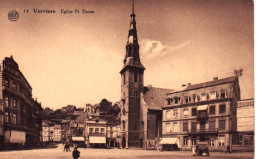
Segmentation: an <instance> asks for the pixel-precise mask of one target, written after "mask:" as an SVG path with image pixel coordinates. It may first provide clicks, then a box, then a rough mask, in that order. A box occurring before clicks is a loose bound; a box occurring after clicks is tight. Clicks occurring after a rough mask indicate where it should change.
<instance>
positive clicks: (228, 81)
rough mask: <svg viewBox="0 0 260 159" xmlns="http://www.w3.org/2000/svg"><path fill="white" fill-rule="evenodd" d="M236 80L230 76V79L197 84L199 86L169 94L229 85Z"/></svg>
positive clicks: (195, 85) (188, 87)
mask: <svg viewBox="0 0 260 159" xmlns="http://www.w3.org/2000/svg"><path fill="white" fill-rule="evenodd" d="M236 79H237V77H236V76H232V77H227V78H222V79H218V80H215V81H209V82H204V83H199V84H193V85H188V86H187V87H186V88H185V89H183V90H180V91H174V92H171V93H177V92H184V91H189V90H194V89H199V88H204V87H210V86H215V85H220V84H224V83H231V82H234V81H235V80H236Z"/></svg>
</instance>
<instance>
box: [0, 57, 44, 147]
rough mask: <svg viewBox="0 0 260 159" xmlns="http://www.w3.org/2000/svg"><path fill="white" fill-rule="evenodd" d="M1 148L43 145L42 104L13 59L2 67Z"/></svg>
mask: <svg viewBox="0 0 260 159" xmlns="http://www.w3.org/2000/svg"><path fill="white" fill-rule="evenodd" d="M0 83H1V84H0V148H4V147H9V146H10V147H12V145H13V144H26V145H34V144H38V143H39V142H40V132H41V129H42V125H41V124H42V122H41V119H40V117H39V114H40V112H41V111H42V107H41V103H39V102H38V101H37V100H34V99H33V98H32V87H31V86H30V84H29V82H28V81H27V80H26V78H25V77H24V75H23V74H22V72H21V71H20V70H19V66H18V64H17V63H16V62H15V61H14V59H13V57H12V56H11V57H10V58H8V57H6V58H5V59H4V60H3V62H2V63H1V65H0Z"/></svg>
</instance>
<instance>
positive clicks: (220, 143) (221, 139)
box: [218, 135, 226, 146]
mask: <svg viewBox="0 0 260 159" xmlns="http://www.w3.org/2000/svg"><path fill="white" fill-rule="evenodd" d="M225 141H226V138H225V135H221V136H218V146H225Z"/></svg>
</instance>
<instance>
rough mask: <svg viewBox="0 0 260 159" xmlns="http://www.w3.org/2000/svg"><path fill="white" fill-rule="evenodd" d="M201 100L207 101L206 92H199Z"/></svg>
mask: <svg viewBox="0 0 260 159" xmlns="http://www.w3.org/2000/svg"><path fill="white" fill-rule="evenodd" d="M201 101H207V94H206V93H202V94H201Z"/></svg>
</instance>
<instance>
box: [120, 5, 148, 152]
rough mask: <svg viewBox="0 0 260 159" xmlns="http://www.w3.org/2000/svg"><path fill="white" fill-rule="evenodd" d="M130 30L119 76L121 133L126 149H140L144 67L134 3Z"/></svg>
mask: <svg viewBox="0 0 260 159" xmlns="http://www.w3.org/2000/svg"><path fill="white" fill-rule="evenodd" d="M130 17H131V21H130V29H129V31H128V40H127V44H126V54H125V58H124V61H123V63H124V66H123V68H122V70H121V71H120V74H121V100H122V105H123V108H122V117H121V128H122V129H121V130H122V131H123V138H122V140H123V141H122V142H123V144H125V146H126V148H128V146H133V147H141V146H142V140H143V139H142V138H141V136H142V135H141V134H142V132H141V127H142V122H141V120H140V93H141V92H142V91H143V75H144V70H145V68H144V66H143V65H142V63H141V61H140V55H139V44H138V38H137V30H136V21H135V13H134V1H133V4H132V14H131V15H130Z"/></svg>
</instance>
